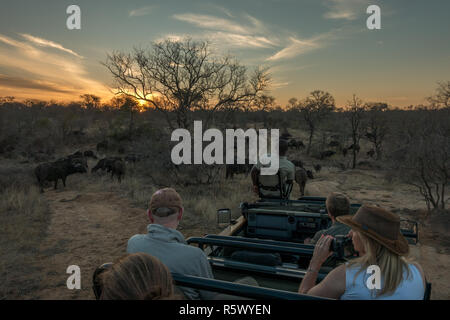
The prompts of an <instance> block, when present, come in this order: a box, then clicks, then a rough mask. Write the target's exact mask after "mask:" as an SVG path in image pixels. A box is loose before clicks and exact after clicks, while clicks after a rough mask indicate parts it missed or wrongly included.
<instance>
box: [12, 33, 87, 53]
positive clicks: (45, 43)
mask: <svg viewBox="0 0 450 320" xmlns="http://www.w3.org/2000/svg"><path fill="white" fill-rule="evenodd" d="M20 35H21V36H22V37H24V38H25V39H27V40H28V41H30V42H33V43H35V44H37V45H39V46H42V47H50V48H54V49H58V50H61V51H64V52H67V53H70V54H71V55H74V56H75V57H77V58H83V57H82V56H80V55H79V54H78V53H76V52H74V51H72V50H70V49H67V48H64V47H63V46H62V45H60V44H59V43H56V42H53V41H50V40H46V39H42V38H38V37H34V36H32V35H29V34H24V33H21V34H20Z"/></svg>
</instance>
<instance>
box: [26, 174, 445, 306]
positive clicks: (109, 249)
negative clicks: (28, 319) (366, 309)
mask: <svg viewBox="0 0 450 320" xmlns="http://www.w3.org/2000/svg"><path fill="white" fill-rule="evenodd" d="M323 175H324V176H325V174H323ZM330 176H332V177H333V181H338V182H337V183H334V182H329V181H327V180H329V179H330ZM341 177H342V176H340V177H339V176H335V174H332V173H328V174H326V180H325V177H324V179H317V180H315V181H314V182H311V184H310V185H309V188H308V187H307V194H310V195H313V194H314V193H315V189H319V190H320V194H318V195H322V194H324V192H325V191H327V190H328V189H330V190H340V189H341V190H345V189H347V188H349V187H350V186H348V185H347V184H348V183H351V184H352V188H353V189H355V191H356V190H357V191H358V193H357V196H356V197H354V199H352V200H361V201H362V200H363V199H364V198H368V199H373V200H375V202H380V200H385V201H383V202H386V203H385V205H386V206H387V207H392V204H393V203H398V200H397V198H404V201H403V202H402V203H401V204H400V206H402V205H404V206H406V205H407V204H409V205H411V202H409V203H408V199H407V198H406V197H405V196H406V194H405V193H403V192H402V191H395V192H389V191H387V192H381V189H382V188H383V186H380V190H370V189H373V183H372V181H369V180H370V179H375V180H377V179H378V178H379V177H377V176H374V177H372V178H371V177H370V176H369V175H367V176H366V177H365V179H361V174H355V176H354V177H353V176H352V175H347V176H346V177H345V179H344V180H340V178H341ZM335 179H336V180H335ZM349 179H350V180H349ZM356 181H365V183H367V184H368V185H367V186H365V185H359V186H358V185H355V182H356ZM366 187H368V188H369V191H367V189H366ZM325 193H326V192H325ZM358 195H359V196H358ZM391 195H392V199H391ZM44 196H45V198H46V200H47V201H48V204H49V207H50V212H51V214H52V218H51V222H50V226H49V229H48V236H47V238H46V239H45V240H44V241H43V243H42V245H41V246H40V248H39V254H38V260H37V261H39V265H38V266H37V267H38V268H40V271H39V272H36V274H34V275H30V276H33V277H40V284H39V286H38V288H36V290H34V291H33V293H32V294H29V295H28V296H24V297H23V298H25V299H30V298H32V299H93V298H94V295H93V293H92V290H91V277H92V273H93V271H94V269H95V267H96V266H98V265H100V264H101V263H104V262H108V261H112V260H114V259H116V258H118V257H120V256H121V255H123V254H125V250H126V243H127V240H128V239H129V238H130V236H132V235H134V234H136V233H144V232H145V229H146V225H147V223H148V222H147V219H146V214H145V211H144V210H142V209H138V208H134V207H133V206H131V204H130V203H129V201H128V200H127V199H126V198H124V197H121V196H119V195H118V194H117V193H114V192H80V191H75V190H57V191H53V190H51V191H50V190H49V191H46V192H45V194H44ZM294 196H295V194H294ZM360 197H362V198H363V199H358V198H360ZM355 198H356V199H355ZM413 205H415V203H414V204H413ZM187 223H188V224H187V225H185V228H184V229H182V230H181V231H182V232H183V233H184V235H185V236H186V237H188V236H191V235H200V236H201V235H202V234H203V233H204V232H207V230H206V229H204V228H200V227H199V224H198V223H197V222H196V221H189V222H187ZM186 226H187V227H186ZM430 230H431V228H430V227H428V228H425V229H423V230H422V233H423V234H426V236H425V237H422V241H421V243H420V245H418V246H415V247H412V255H413V256H414V257H416V259H417V260H418V261H419V262H420V263H421V265H422V266H423V268H424V270H425V272H426V274H427V277H428V280H429V281H430V282H432V283H433V291H432V298H433V299H450V283H449V281H448V275H447V267H448V266H449V265H450V255H449V252H448V251H447V250H446V249H445V247H444V245H443V244H442V241H441V240H440V239H441V238H440V237H438V238H437V239H438V240H437V241H436V239H435V237H434V238H433V235H432V232H431V231H430ZM433 230H434V227H433ZM69 265H78V266H79V267H80V268H81V290H69V289H67V287H66V280H67V278H68V276H69V275H68V274H66V269H67V267H68V266H69Z"/></svg>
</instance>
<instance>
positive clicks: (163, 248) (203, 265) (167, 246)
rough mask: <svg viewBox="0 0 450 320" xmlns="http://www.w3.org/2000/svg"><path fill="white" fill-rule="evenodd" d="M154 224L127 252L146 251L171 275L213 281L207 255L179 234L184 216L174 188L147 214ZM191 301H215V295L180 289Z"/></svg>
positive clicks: (154, 201)
mask: <svg viewBox="0 0 450 320" xmlns="http://www.w3.org/2000/svg"><path fill="white" fill-rule="evenodd" d="M147 214H148V218H149V220H150V224H149V225H148V226H147V231H148V232H147V234H137V235H134V236H133V237H131V238H130V240H128V246H127V252H128V253H137V252H144V253H147V254H150V255H152V256H154V257H156V258H158V259H159V260H161V262H162V263H163V264H165V265H166V266H167V267H168V268H169V270H170V271H171V272H176V273H180V274H186V275H191V276H198V277H203V278H213V273H212V271H211V266H210V264H209V262H208V260H207V258H206V255H205V253H204V252H203V251H202V250H201V249H199V248H197V247H193V246H190V245H188V244H187V243H186V241H185V239H184V237H183V235H182V234H181V233H180V232H179V231H177V230H176V229H177V227H178V224H179V223H180V221H181V218H182V216H183V204H182V200H181V197H180V195H179V194H178V193H177V192H176V191H175V190H174V189H172V188H165V189H161V190H158V191H156V192H155V193H154V194H153V196H152V198H151V200H150V203H149V209H148V211H147ZM180 289H181V290H182V291H183V293H184V295H185V296H186V298H188V299H212V298H213V297H214V295H212V294H211V293H209V292H206V291H200V290H195V289H190V288H184V287H180Z"/></svg>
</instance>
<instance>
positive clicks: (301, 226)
mask: <svg viewBox="0 0 450 320" xmlns="http://www.w3.org/2000/svg"><path fill="white" fill-rule="evenodd" d="M325 200H326V198H323V197H302V198H300V199H298V200H286V199H263V200H260V201H258V202H256V203H242V204H241V205H240V210H241V216H240V217H239V218H238V219H236V220H232V219H231V210H229V209H219V210H218V212H217V219H218V223H219V224H226V225H227V226H226V227H225V228H224V230H223V231H222V232H221V233H220V234H217V235H215V234H210V235H205V236H204V237H191V238H189V239H187V242H188V243H189V244H193V245H197V246H198V247H199V248H201V249H202V250H204V251H205V253H206V254H207V257H208V260H209V262H210V264H211V267H212V270H213V273H214V276H215V279H218V280H222V281H226V283H228V285H227V286H230V282H231V283H232V285H231V287H232V286H233V285H234V283H233V281H236V280H237V279H239V278H242V277H244V276H251V277H253V278H254V279H255V280H256V281H257V282H258V284H259V285H260V287H261V288H270V289H272V290H275V291H274V292H270V291H269V292H268V294H269V297H271V298H276V297H284V298H288V299H305V298H306V297H305V296H304V295H299V294H297V293H296V292H297V290H298V287H299V284H300V282H301V280H302V279H303V277H304V275H305V273H306V269H307V267H308V265H309V261H310V259H311V257H312V254H313V251H314V245H309V244H303V241H304V240H305V238H309V237H312V236H314V234H315V233H316V232H317V231H319V230H322V229H326V228H328V227H329V226H330V225H331V220H330V218H329V217H328V214H327V211H326V206H325ZM360 206H361V205H360V204H351V207H350V211H351V214H354V213H355V212H356V211H357V210H358V209H359V207H360ZM401 225H402V233H403V235H404V236H405V237H406V238H407V239H408V242H409V243H410V244H416V243H417V242H418V229H417V228H418V227H417V223H416V222H414V221H410V220H403V221H402V222H401ZM331 249H332V251H333V252H334V253H333V255H332V257H330V258H329V259H328V260H327V262H326V263H325V264H324V267H322V269H321V270H320V272H319V276H318V281H321V280H322V279H323V278H324V277H325V276H326V275H327V273H328V272H329V271H331V270H332V269H333V268H334V267H336V266H337V265H339V264H340V263H344V262H345V261H347V260H349V259H351V258H353V257H355V256H357V253H356V252H355V251H354V250H353V247H352V244H351V239H349V238H347V237H346V235H342V236H337V237H336V238H335V240H334V241H333V243H332V247H331ZM177 279H178V280H180V281H179V282H180V283H183V284H185V283H184V282H183V281H182V280H183V279H182V277H179V278H177ZM198 281H201V280H198ZM195 284H196V283H195V281H193V283H189V285H191V286H192V285H194V286H195ZM211 285H212V288H215V289H216V290H219V289H221V285H223V284H213V283H211ZM203 288H208V286H203ZM240 290H242V288H239V287H236V290H235V291H234V294H237V293H240V294H241V291H240ZM250 291H251V290H250ZM278 291H281V292H289V293H292V294H294V295H290V296H289V297H287V296H284V295H282V294H281V295H280V293H279V292H278ZM227 293H233V292H232V291H229V290H228V291H227ZM255 293H256V290H255ZM271 294H273V296H271ZM250 296H251V294H250ZM310 298H311V297H310Z"/></svg>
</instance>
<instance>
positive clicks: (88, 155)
mask: <svg viewBox="0 0 450 320" xmlns="http://www.w3.org/2000/svg"><path fill="white" fill-rule="evenodd" d="M83 156H85V157H86V158H92V159H97V156H96V155H95V154H94V151H92V150H86V151H85V152H83Z"/></svg>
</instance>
